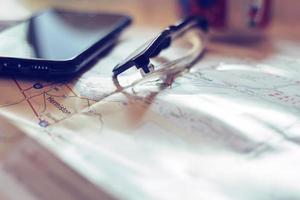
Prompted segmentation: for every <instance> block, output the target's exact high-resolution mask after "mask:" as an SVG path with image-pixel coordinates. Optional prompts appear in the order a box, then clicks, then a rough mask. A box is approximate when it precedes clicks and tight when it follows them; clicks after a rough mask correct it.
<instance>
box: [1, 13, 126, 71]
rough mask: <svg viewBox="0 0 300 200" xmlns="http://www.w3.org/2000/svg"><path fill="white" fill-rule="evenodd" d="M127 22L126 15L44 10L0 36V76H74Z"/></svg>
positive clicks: (116, 36) (106, 45) (112, 42)
mask: <svg viewBox="0 0 300 200" xmlns="http://www.w3.org/2000/svg"><path fill="white" fill-rule="evenodd" d="M130 22H131V19H130V17H128V16H126V15H119V14H109V13H91V12H88V13H83V12H76V11H69V10H62V9H50V10H46V11H44V12H41V13H39V14H37V15H35V16H32V17H31V18H29V19H28V20H25V21H22V22H20V23H18V24H16V25H13V26H12V27H9V28H7V29H5V30H3V31H2V32H0V74H24V75H42V76H48V75H49V76H52V75H54V76H56V75H70V74H74V73H76V72H78V71H79V70H81V69H82V68H83V67H85V66H86V65H87V64H88V63H89V62H90V61H92V60H93V59H95V58H97V57H98V56H99V55H100V54H101V53H102V52H104V51H105V50H106V49H108V48H109V47H111V46H112V45H113V44H114V43H115V41H116V39H117V38H118V36H119V34H120V33H121V32H122V30H123V29H124V28H125V27H127V26H128V25H129V24H130Z"/></svg>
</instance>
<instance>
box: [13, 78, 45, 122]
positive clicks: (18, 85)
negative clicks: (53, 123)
mask: <svg viewBox="0 0 300 200" xmlns="http://www.w3.org/2000/svg"><path fill="white" fill-rule="evenodd" d="M13 80H14V82H15V83H16V85H17V87H18V88H19V90H20V92H21V93H22V94H23V96H24V98H25V99H26V101H27V103H28V105H29V106H30V108H31V109H32V111H33V113H34V114H35V116H36V117H37V118H38V119H40V118H39V115H38V113H37V112H36V110H35V109H34V107H33V106H32V104H31V102H30V101H29V99H27V96H26V95H25V94H24V92H22V88H21V86H20V84H19V83H18V81H17V80H16V79H15V78H13Z"/></svg>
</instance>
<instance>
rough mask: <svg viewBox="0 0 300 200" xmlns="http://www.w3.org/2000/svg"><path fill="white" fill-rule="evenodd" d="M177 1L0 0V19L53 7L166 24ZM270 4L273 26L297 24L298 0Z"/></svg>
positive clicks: (175, 10)
mask: <svg viewBox="0 0 300 200" xmlns="http://www.w3.org/2000/svg"><path fill="white" fill-rule="evenodd" d="M235 1H241V0H235ZM235 1H233V2H235ZM178 2H179V0H0V5H1V6H0V20H15V19H20V18H24V17H27V16H29V15H30V14H31V13H32V12H35V11H37V10H41V9H45V8H47V7H53V6H54V7H64V8H71V9H76V10H97V11H98V10H100V11H115V12H122V13H127V14H129V15H131V16H133V17H134V21H135V24H136V25H147V26H166V25H167V24H170V23H172V22H174V20H176V19H177V18H178V17H180V16H181V14H180V9H179V4H178ZM272 3H273V6H272V7H273V18H272V22H273V25H276V26H277V25H278V26H288V27H291V26H293V27H295V26H296V27H299V26H300V22H299V19H300V1H299V0H284V1H283V0H273V1H272Z"/></svg>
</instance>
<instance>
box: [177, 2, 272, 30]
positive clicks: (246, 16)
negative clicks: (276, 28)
mask: <svg viewBox="0 0 300 200" xmlns="http://www.w3.org/2000/svg"><path fill="white" fill-rule="evenodd" d="M271 1H272V0H181V1H180V2H181V5H182V8H184V9H183V10H184V13H185V15H201V16H205V17H206V18H207V19H208V21H209V23H210V26H211V27H213V28H216V29H228V28H232V27H248V28H253V29H262V28H264V27H266V26H267V25H268V24H269V22H270V15H271Z"/></svg>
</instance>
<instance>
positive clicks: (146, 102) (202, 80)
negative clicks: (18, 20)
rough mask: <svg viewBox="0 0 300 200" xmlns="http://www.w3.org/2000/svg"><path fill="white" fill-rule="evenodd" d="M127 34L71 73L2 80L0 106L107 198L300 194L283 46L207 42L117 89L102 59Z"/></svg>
mask: <svg viewBox="0 0 300 200" xmlns="http://www.w3.org/2000/svg"><path fill="white" fill-rule="evenodd" d="M141 40H142V39H141ZM138 44H140V43H139V41H137V43H134V44H132V43H130V42H126V41H124V42H121V43H120V47H118V48H116V49H114V50H113V51H112V52H111V53H110V55H109V56H108V57H107V58H105V59H102V60H101V61H100V62H99V63H98V64H97V65H96V66H95V67H93V68H91V70H90V71H88V72H86V73H85V74H83V75H82V76H81V77H78V78H74V79H73V80H72V81H68V82H51V81H45V80H44V81H39V80H21V79H19V78H16V77H6V78H2V79H1V84H0V94H1V98H0V113H1V115H2V116H4V117H6V118H7V119H9V120H10V121H11V123H12V124H14V126H16V127H18V129H20V130H22V131H23V132H25V133H26V134H27V136H28V137H29V138H33V140H34V141H38V142H39V143H40V144H42V145H43V146H44V147H46V149H47V150H49V151H50V152H52V153H53V155H55V156H56V157H57V158H59V159H60V160H61V161H63V163H64V164H65V165H66V166H68V167H69V168H71V169H72V170H74V171H76V173H78V174H80V176H82V177H84V178H85V179H86V180H88V182H89V185H90V186H91V187H94V186H96V187H98V188H101V190H103V191H105V193H108V194H109V196H110V197H111V198H117V199H224V200H225V199H245V200H248V199H263V200H265V199H299V198H300V192H299V191H300V184H299V180H300V175H299V173H297V170H298V169H299V167H300V162H299V159H298V158H299V153H300V149H299V144H300V143H299V142H300V137H299V133H300V121H299V120H300V113H299V112H300V92H299V91H300V70H299V66H300V60H299V58H297V56H295V55H293V56H291V54H290V53H289V52H286V51H285V49H284V48H285V45H287V46H290V44H288V43H287V42H282V43H276V44H274V46H273V48H274V49H276V51H274V52H276V53H273V54H272V55H260V53H259V52H257V51H256V50H253V51H252V50H249V51H248V50H247V49H240V48H239V47H235V48H232V49H229V50H230V51H229V50H228V48H227V47H226V45H225V46H222V45H220V46H218V45H215V46H214V45H212V46H211V47H209V48H208V51H207V53H206V54H205V56H204V58H203V59H201V60H199V62H198V63H197V64H196V65H195V66H194V67H193V68H191V70H189V71H187V72H183V73H182V74H180V75H179V76H176V77H175V76H174V77H172V78H173V79H172V81H171V83H168V84H166V82H164V81H162V80H161V79H159V78H158V79H155V78H154V79H150V80H147V81H141V82H139V83H138V84H136V85H133V86H132V87H128V88H124V89H122V90H120V89H118V88H117V87H116V85H115V84H114V83H113V81H112V79H111V69H112V67H114V66H115V64H117V63H118V62H119V61H120V60H122V59H123V58H125V57H126V56H127V54H125V55H124V52H128V51H126V49H134V48H136V47H138ZM225 47H226V48H225ZM294 48H295V51H297V50H298V52H299V48H298V49H297V47H296V45H295V46H294ZM280 51H282V52H280ZM179 52H180V51H179ZM174 55H175V53H174V52H171V53H169V54H168V53H166V54H165V56H166V59H168V56H170V57H171V58H172V57H173V56H174ZM260 56H263V57H260ZM22 137H25V136H22ZM4 144H6V145H7V144H9V142H4ZM7 146H9V145H7ZM1 147H2V148H3V149H4V148H5V146H2V145H1ZM6 148H8V147H6ZM0 152H5V153H2V154H3V155H5V154H7V153H6V152H7V151H4V150H3V151H2V150H1V149H0ZM3 163H4V164H3V165H5V162H3ZM49 166H51V163H50V164H49ZM66 166H61V168H63V169H67V168H68V167H66ZM4 171H5V170H4ZM0 176H1V173H0ZM74 176H75V175H74ZM3 177H4V175H3ZM70 177H72V175H70ZM16 180H17V179H16ZM16 180H15V181H16ZM25 182H26V181H25ZM74 182H75V181H74ZM69 184H70V183H67V182H66V183H65V184H63V185H64V186H65V187H66V188H68V185H69ZM41 187H42V186H41ZM61 187H62V188H63V186H61ZM86 188H88V187H86ZM86 188H85V189H86ZM0 189H1V187H0ZM22 190H23V189H22ZM25 190H28V191H31V195H32V196H33V197H32V199H34V198H37V199H38V196H37V195H38V194H37V193H35V192H34V191H37V189H35V188H28V187H27V188H26V187H25ZM0 191H1V190H0ZM28 191H27V192H28ZM93 192H94V193H97V191H93ZM93 192H91V193H90V194H91V199H92V197H93V195H92V194H94V193H93ZM24 193H25V192H24ZM29 193H30V192H29ZM110 197H107V198H110ZM28 199H30V198H29V197H28Z"/></svg>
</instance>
